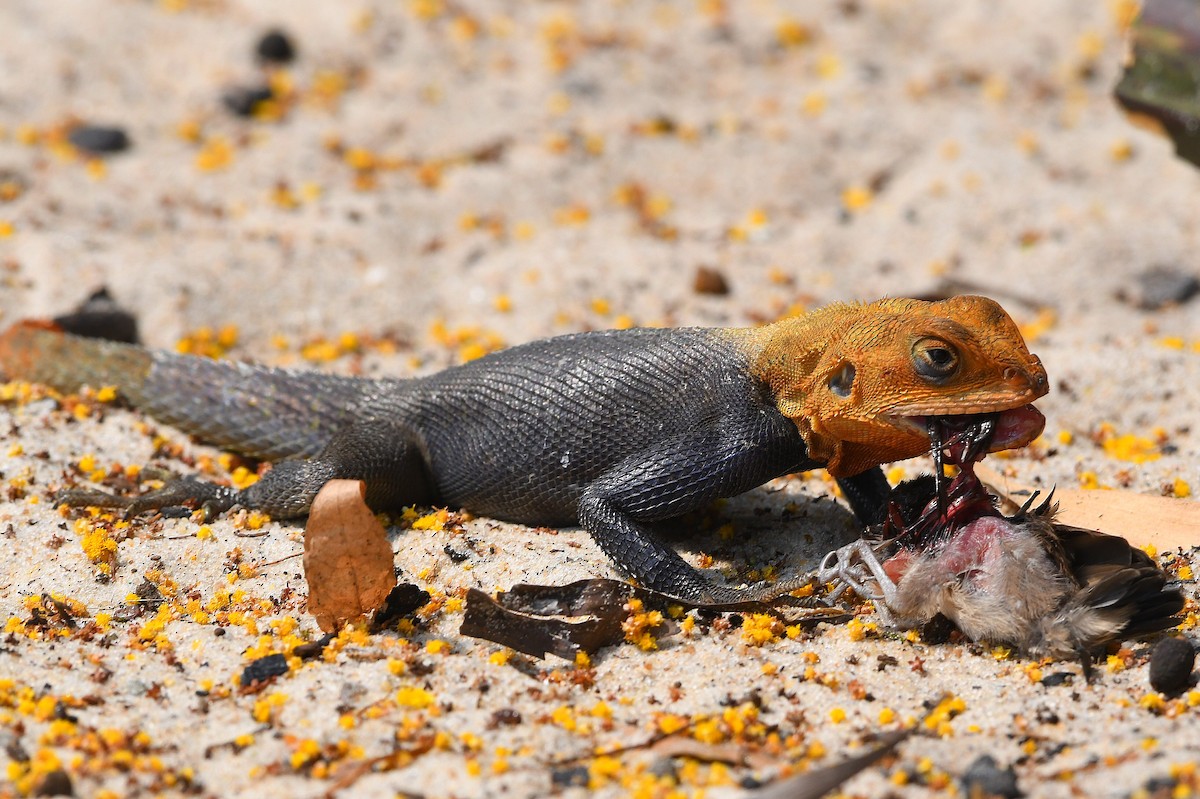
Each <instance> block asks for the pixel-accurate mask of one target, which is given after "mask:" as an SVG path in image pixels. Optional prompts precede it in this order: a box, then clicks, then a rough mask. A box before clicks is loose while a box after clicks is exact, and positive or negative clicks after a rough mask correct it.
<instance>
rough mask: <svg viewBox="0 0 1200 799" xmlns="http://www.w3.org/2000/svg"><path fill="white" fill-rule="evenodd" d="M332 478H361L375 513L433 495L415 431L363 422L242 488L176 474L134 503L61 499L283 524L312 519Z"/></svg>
mask: <svg viewBox="0 0 1200 799" xmlns="http://www.w3.org/2000/svg"><path fill="white" fill-rule="evenodd" d="M334 479H347V480H362V481H363V482H364V483H365V484H366V487H367V504H368V505H370V506H371V507H372V508H393V507H399V506H400V505H406V504H422V503H425V502H428V501H429V500H430V499H431V498H432V490H431V487H430V481H429V477H428V471H427V469H426V466H425V463H424V460H423V458H422V456H421V449H420V447H419V446H418V445H417V442H416V438H415V436H414V435H413V434H412V433H411V431H409V430H408V429H407V428H406V427H405V426H403V425H401V424H398V423H396V422H392V421H388V420H384V419H366V420H361V421H356V422H353V423H351V424H348V425H346V426H345V427H344V428H342V429H339V430H338V431H337V432H336V433H334V435H333V437H332V439H331V440H330V442H329V444H328V445H327V446H326V447H325V449H324V450H322V451H321V453H320V454H319V455H317V456H316V457H314V458H309V459H305V460H288V461H281V462H279V463H277V464H275V465H274V466H273V467H272V468H271V470H270V471H268V472H267V473H266V474H264V475H263V476H262V478H261V479H259V481H258V482H256V483H255V484H254V485H252V486H250V487H248V488H246V489H244V490H242V491H238V490H236V489H233V488H229V487H227V486H220V485H216V484H214V483H210V482H207V481H204V480H200V479H197V478H194V477H179V478H174V479H171V480H168V481H167V482H166V484H165V485H164V486H163V487H162V488H161V489H159V490H156V491H151V492H149V493H147V494H143V495H142V496H140V497H135V498H132V499H130V498H128V497H118V496H112V495H107V494H102V493H100V492H96V491H88V490H82V491H67V492H63V493H62V494H60V495H59V496H58V497H57V500H58V501H59V502H64V503H66V504H68V505H101V506H107V507H118V508H125V509H126V511H125V512H126V515H127V516H136V515H138V514H140V513H144V512H146V511H151V510H161V509H163V508H166V507H171V506H176V505H182V504H195V505H197V506H200V507H203V508H204V509H205V510H206V511H207V512H208V513H209V514H213V513H221V512H223V511H226V510H228V509H229V508H231V507H233V506H235V505H241V506H242V507H246V508H253V509H256V510H262V511H265V512H266V513H268V514H270V515H271V516H273V517H275V518H278V519H292V518H297V517H302V516H305V515H307V514H308V511H309V508H310V507H311V506H312V502H313V500H314V499H315V498H316V496H317V492H318V491H320V490H321V487H322V486H324V485H325V484H326V483H327V482H329V481H330V480H334Z"/></svg>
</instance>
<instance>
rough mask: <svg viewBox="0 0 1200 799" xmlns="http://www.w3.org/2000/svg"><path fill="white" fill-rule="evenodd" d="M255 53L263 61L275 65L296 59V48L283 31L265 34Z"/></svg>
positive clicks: (255, 47)
mask: <svg viewBox="0 0 1200 799" xmlns="http://www.w3.org/2000/svg"><path fill="white" fill-rule="evenodd" d="M254 53H255V55H257V56H258V57H259V58H261V59H262V60H263V61H269V62H271V63H274V64H286V63H288V62H290V61H292V60H293V59H295V57H296V46H295V45H293V44H292V40H291V39H290V38H288V35H287V34H286V33H284V32H283V31H281V30H278V29H276V30H272V31H268V32H267V33H265V34H263V37H262V38H261V39H259V40H258V44H256V45H255V46H254Z"/></svg>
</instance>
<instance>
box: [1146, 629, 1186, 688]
mask: <svg viewBox="0 0 1200 799" xmlns="http://www.w3.org/2000/svg"><path fill="white" fill-rule="evenodd" d="M1195 665H1196V648H1195V647H1194V646H1192V643H1191V641H1188V640H1187V639H1186V638H1164V639H1162V640H1161V641H1159V642H1158V643H1157V644H1155V645H1154V649H1152V650H1151V651H1150V687H1151V688H1153V689H1154V690H1156V691H1161V692H1162V693H1164V694H1177V693H1179V692H1180V691H1182V690H1183V689H1184V688H1187V687H1188V685H1190V684H1191V681H1192V669H1193V668H1194V667H1195Z"/></svg>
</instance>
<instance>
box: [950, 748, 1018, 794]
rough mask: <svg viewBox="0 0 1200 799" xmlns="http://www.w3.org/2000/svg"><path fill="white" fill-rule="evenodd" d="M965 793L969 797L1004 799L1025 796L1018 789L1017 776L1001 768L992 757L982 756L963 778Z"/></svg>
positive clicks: (1010, 770)
mask: <svg viewBox="0 0 1200 799" xmlns="http://www.w3.org/2000/svg"><path fill="white" fill-rule="evenodd" d="M962 783H963V793H965V794H966V795H967V796H972V797H974V796H999V797H1003V799H1017V797H1019V796H1023V794H1022V793H1021V789H1020V788H1018V787H1017V774H1016V772H1015V771H1013V770H1012V766H1009V767H1008V768H1004V769H1002V768H1000V767H999V766H998V765H997V764H996V760H995V758H993V757H992V756H991V755H980V756H979V757H977V758H975V762H974V763H972V764H971V765H970V766H969V767H968V768H967V771H966V773H965V774H963V776H962Z"/></svg>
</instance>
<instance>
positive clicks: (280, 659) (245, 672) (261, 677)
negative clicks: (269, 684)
mask: <svg viewBox="0 0 1200 799" xmlns="http://www.w3.org/2000/svg"><path fill="white" fill-rule="evenodd" d="M287 672H288V663H287V657H286V656H284V655H267V656H266V657H261V658H259V659H258V660H252V661H250V662H249V663H248V664H246V668H244V669H242V687H243V688H245V687H246V686H249V685H253V684H254V683H256V682H266V681H267V680H269V679H271V678H272V677H279V676H281V675H284V674H287Z"/></svg>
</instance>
